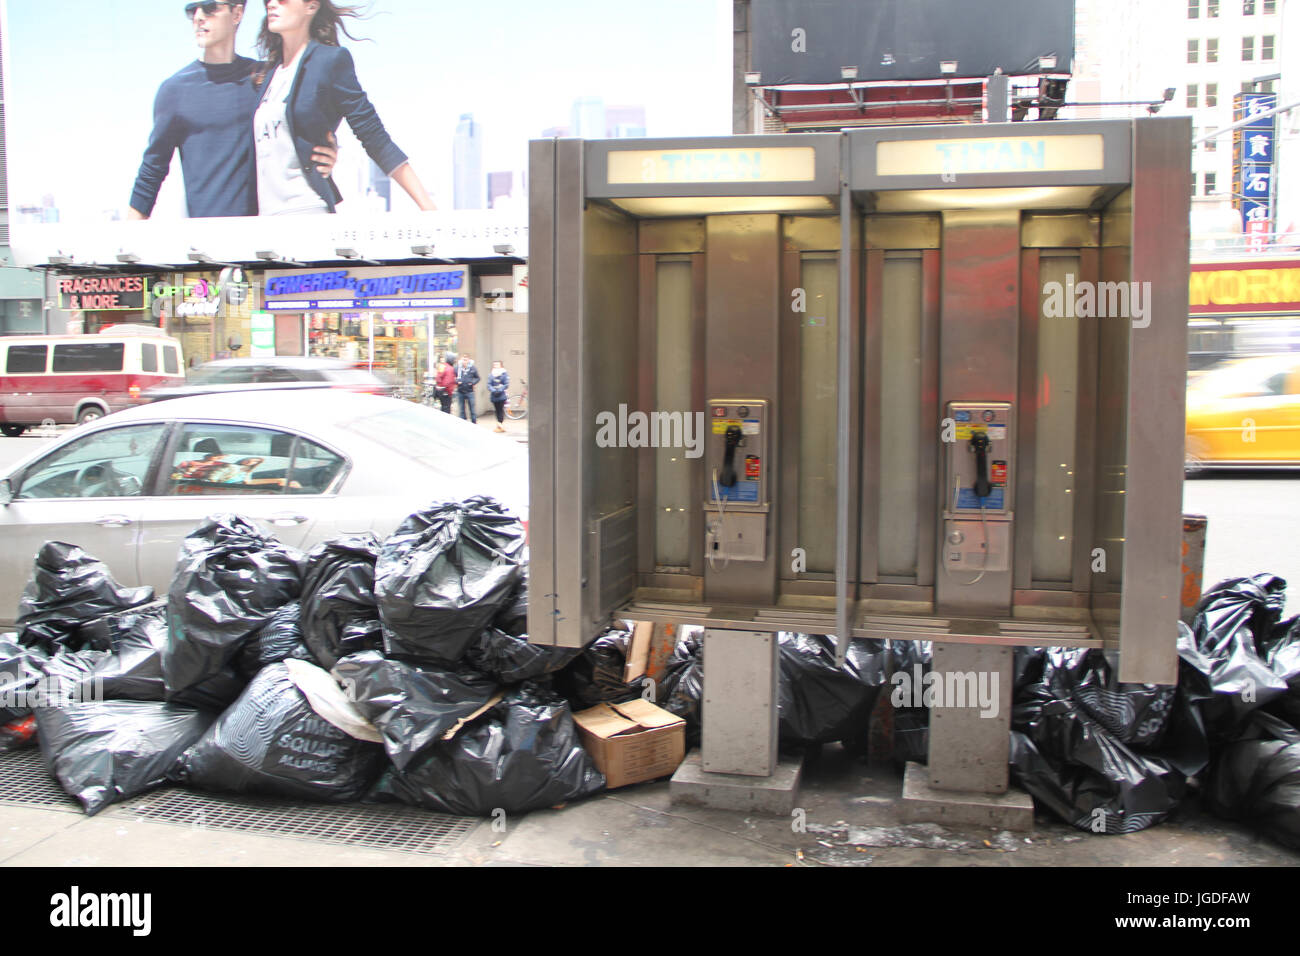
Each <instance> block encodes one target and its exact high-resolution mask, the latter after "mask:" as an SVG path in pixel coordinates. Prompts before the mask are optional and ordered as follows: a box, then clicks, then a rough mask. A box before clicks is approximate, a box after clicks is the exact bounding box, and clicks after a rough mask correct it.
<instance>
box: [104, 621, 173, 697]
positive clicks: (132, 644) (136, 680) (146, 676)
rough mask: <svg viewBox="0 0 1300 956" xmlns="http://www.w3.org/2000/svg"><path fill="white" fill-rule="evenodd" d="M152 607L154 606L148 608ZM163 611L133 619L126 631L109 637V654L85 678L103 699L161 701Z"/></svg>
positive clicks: (163, 693)
mask: <svg viewBox="0 0 1300 956" xmlns="http://www.w3.org/2000/svg"><path fill="white" fill-rule="evenodd" d="M149 607H155V605H152V604H151V605H149ZM167 640H168V635H167V621H166V618H165V608H159V610H158V611H157V612H154V613H150V614H140V615H137V616H136V617H135V620H134V623H133V625H132V627H131V629H130V630H126V631H123V630H121V629H120V628H119V629H117V630H116V631H115V633H114V634H113V651H112V653H111V654H109V655H108V656H107V657H105V658H103V659H102V660H100V661H99V662H98V663H97V664H96V665H95V667H94V669H93V670H92V671H91V672H90V674H89V675H88V680H90V681H98V682H99V690H100V691H101V692H102V693H103V696H104V699H106V700H154V701H159V700H165V699H166V696H167V692H166V687H165V685H164V683H163V672H162V656H163V652H164V650H165V649H166V647H167Z"/></svg>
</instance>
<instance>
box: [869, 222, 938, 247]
mask: <svg viewBox="0 0 1300 956" xmlns="http://www.w3.org/2000/svg"><path fill="white" fill-rule="evenodd" d="M942 233H943V219H942V217H940V216H939V215H938V214H937V213H931V214H924V213H916V214H914V215H904V214H898V215H892V216H868V217H867V222H866V247H867V248H868V249H938V248H939V245H940V241H941V236H942Z"/></svg>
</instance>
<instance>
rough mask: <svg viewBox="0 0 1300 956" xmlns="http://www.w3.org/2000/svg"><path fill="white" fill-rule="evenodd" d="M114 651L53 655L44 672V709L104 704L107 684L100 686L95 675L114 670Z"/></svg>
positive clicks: (101, 683)
mask: <svg viewBox="0 0 1300 956" xmlns="http://www.w3.org/2000/svg"><path fill="white" fill-rule="evenodd" d="M112 658H113V652H112V651H97V650H94V649H93V648H86V649H85V650H80V651H70V650H66V649H65V650H61V651H59V653H57V654H51V655H50V658H49V660H47V661H46V662H45V666H44V667H43V668H42V669H41V670H42V675H41V676H42V678H43V679H42V681H41V684H40V686H41V689H42V690H43V691H44V694H45V702H44V703H43V704H42V706H45V707H58V706H62V704H64V703H87V702H90V701H97V700H104V699H105V698H106V696H107V695H106V694H105V691H104V686H103V682H102V681H100V682H98V683H96V680H95V673H96V671H98V670H100V668H104V667H108V666H111V662H112Z"/></svg>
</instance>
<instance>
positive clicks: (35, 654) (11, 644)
mask: <svg viewBox="0 0 1300 956" xmlns="http://www.w3.org/2000/svg"><path fill="white" fill-rule="evenodd" d="M15 636H16V635H13V634H5V635H3V636H0V704H3V706H0V724H8V723H9V722H10V721H15V720H20V719H22V718H23V717H26V716H27V715H29V714H30V713H31V712H32V708H31V707H30V706H28V698H29V697H30V696H31V695H32V694H33V693H34V692H35V691H36V689H37V685H38V684H39V683H40V681H41V677H42V676H43V675H44V673H45V665H46V664H47V663H49V659H50V656H49V655H48V654H46V653H45V651H44V650H42V649H41V648H40V647H25V646H23V645H22V644H19V643H18V642H17V641H16V640H14V638H15Z"/></svg>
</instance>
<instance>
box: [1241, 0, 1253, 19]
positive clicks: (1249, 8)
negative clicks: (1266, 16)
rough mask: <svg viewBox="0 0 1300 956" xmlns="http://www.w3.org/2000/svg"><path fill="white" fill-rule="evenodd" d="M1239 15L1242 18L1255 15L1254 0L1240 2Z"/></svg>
mask: <svg viewBox="0 0 1300 956" xmlns="http://www.w3.org/2000/svg"><path fill="white" fill-rule="evenodd" d="M1241 15H1242V16H1243V17H1253V16H1254V15H1255V0H1241Z"/></svg>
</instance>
